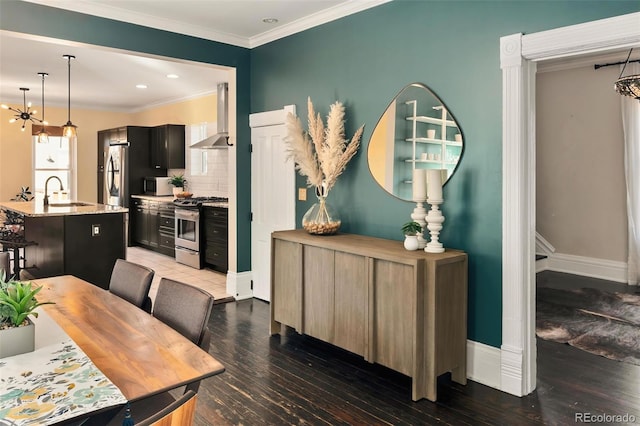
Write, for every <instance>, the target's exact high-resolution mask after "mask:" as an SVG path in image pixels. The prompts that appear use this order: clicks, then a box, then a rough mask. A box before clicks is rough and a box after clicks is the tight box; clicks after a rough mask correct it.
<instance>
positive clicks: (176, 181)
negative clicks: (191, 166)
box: [169, 175, 187, 188]
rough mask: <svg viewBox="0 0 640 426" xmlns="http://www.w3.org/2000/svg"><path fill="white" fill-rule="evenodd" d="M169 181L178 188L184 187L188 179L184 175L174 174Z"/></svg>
mask: <svg viewBox="0 0 640 426" xmlns="http://www.w3.org/2000/svg"><path fill="white" fill-rule="evenodd" d="M169 183H170V184H171V185H173V186H175V187H177V188H184V184H185V183H187V180H186V179H185V178H184V175H173V176H171V179H169Z"/></svg>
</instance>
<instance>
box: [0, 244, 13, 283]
mask: <svg viewBox="0 0 640 426" xmlns="http://www.w3.org/2000/svg"><path fill="white" fill-rule="evenodd" d="M9 265H10V259H9V252H8V251H3V252H0V277H1V276H2V273H3V272H4V280H5V281H9V278H11V267H10V266H9Z"/></svg>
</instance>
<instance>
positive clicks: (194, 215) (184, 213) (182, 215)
mask: <svg viewBox="0 0 640 426" xmlns="http://www.w3.org/2000/svg"><path fill="white" fill-rule="evenodd" d="M199 217H200V212H198V211H191V210H183V209H176V219H191V220H196V219H198V218H199Z"/></svg>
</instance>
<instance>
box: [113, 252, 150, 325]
mask: <svg viewBox="0 0 640 426" xmlns="http://www.w3.org/2000/svg"><path fill="white" fill-rule="evenodd" d="M154 274H155V271H154V270H153V269H151V268H147V267H146V266H142V265H139V264H137V263H133V262H129V261H127V260H124V259H118V260H116V263H115V265H114V266H113V271H112V272H111V280H110V281H109V291H110V292H111V293H113V294H115V295H117V296H119V297H121V298H123V299H124V300H126V301H127V302H129V303H132V304H133V305H135V306H137V307H138V308H140V309H143V310H144V311H146V312H148V313H151V307H152V302H151V298H150V297H149V289H150V288H151V282H152V281H153V276H154Z"/></svg>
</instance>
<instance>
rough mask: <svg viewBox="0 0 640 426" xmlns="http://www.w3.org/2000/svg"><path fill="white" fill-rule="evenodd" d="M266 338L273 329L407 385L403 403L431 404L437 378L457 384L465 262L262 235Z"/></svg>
mask: <svg viewBox="0 0 640 426" xmlns="http://www.w3.org/2000/svg"><path fill="white" fill-rule="evenodd" d="M271 245H272V247H271V248H272V252H271V253H272V258H271V271H272V272H271V334H278V333H280V331H281V326H282V325H286V326H289V327H293V328H294V329H295V330H296V331H297V332H299V333H302V334H307V335H309V336H313V337H315V338H318V339H320V340H323V341H325V342H328V343H331V344H334V345H336V346H339V347H341V348H343V349H346V350H348V351H350V352H353V353H356V354H359V355H362V356H363V357H364V359H365V360H367V361H369V362H375V363H378V364H381V365H384V366H386V367H389V368H391V369H393V370H396V371H399V372H400V373H403V374H406V375H408V376H410V377H411V378H412V399H413V400H414V401H417V400H419V399H421V398H427V399H429V400H431V401H435V400H436V398H437V377H438V376H439V375H441V374H443V373H445V372H449V371H450V372H451V373H452V379H453V380H454V381H456V382H458V383H462V384H466V339H467V255H466V254H465V253H464V252H461V251H457V250H447V251H446V252H444V253H438V254H434V253H425V252H424V251H407V250H405V249H404V248H403V246H402V242H400V241H391V240H384V239H380V238H372V237H366V236H362V235H351V234H338V235H333V236H315V235H309V234H308V233H306V232H305V231H304V230H294V231H277V232H274V233H272V235H271Z"/></svg>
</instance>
